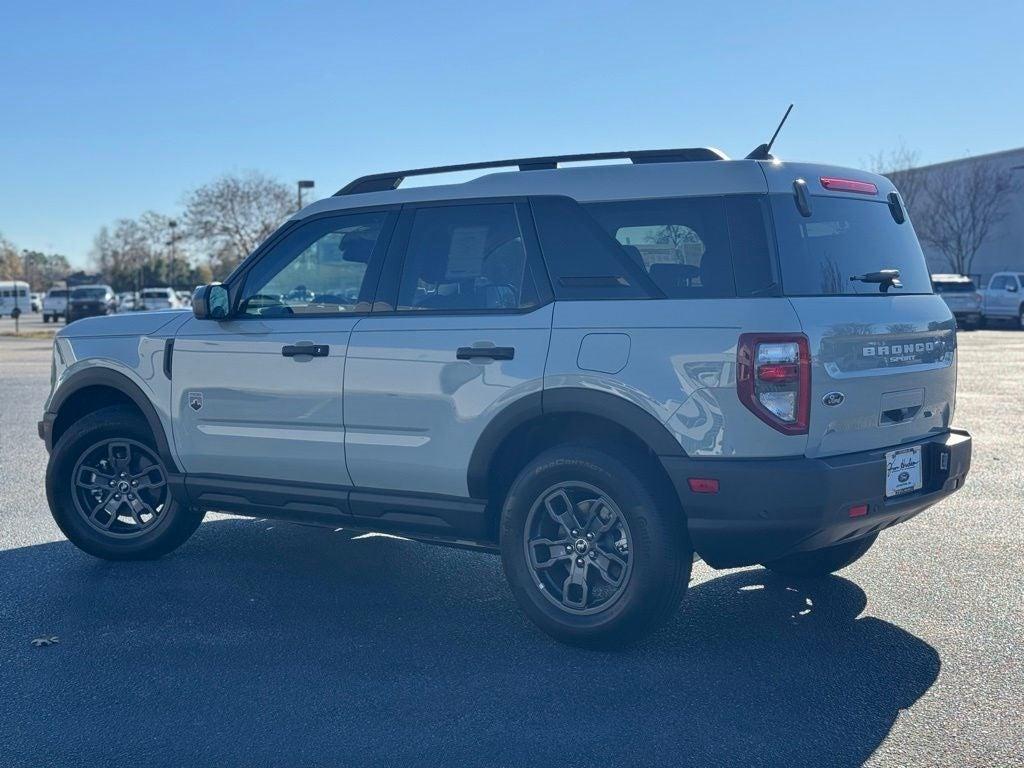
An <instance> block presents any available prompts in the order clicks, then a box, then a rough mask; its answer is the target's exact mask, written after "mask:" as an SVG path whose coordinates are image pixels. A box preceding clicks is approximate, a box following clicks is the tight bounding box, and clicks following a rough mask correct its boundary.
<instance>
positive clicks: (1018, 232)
mask: <svg viewBox="0 0 1024 768" xmlns="http://www.w3.org/2000/svg"><path fill="white" fill-rule="evenodd" d="M976 162H990V163H994V164H995V165H996V166H997V167H1000V168H1004V169H1006V170H1007V171H1009V172H1010V173H1012V174H1014V176H1016V177H1017V183H1018V184H1019V185H1020V187H1021V190H1022V191H1019V192H1016V193H1013V194H1012V196H1011V199H1010V200H1009V201H1008V205H1007V208H1008V215H1007V216H1006V218H1005V219H1003V220H1002V221H1000V222H999V223H998V224H996V225H995V226H994V227H993V228H992V231H991V233H990V234H989V236H988V237H987V239H986V241H985V242H984V243H983V244H982V246H981V249H980V250H979V251H978V253H977V255H976V256H975V258H974V262H973V263H972V264H971V277H974V278H975V280H976V281H978V284H979V285H980V286H984V285H987V284H988V278H989V276H991V274H992V273H993V272H999V271H1002V270H1013V271H1017V272H1024V147H1021V148H1019V149H1008V150H1005V151H1003V152H993V153H991V154H988V155H977V156H976V157H967V158H963V159H962V160H950V161H949V162H945V163H936V164H935V165H926V166H921V167H920V168H918V169H916V170H917V171H918V172H923V173H925V174H932V173H935V174H938V173H939V172H942V171H944V170H946V169H948V168H951V167H953V166H957V165H967V164H969V163H976ZM897 185H898V181H897ZM911 214H913V211H911ZM921 245H922V247H923V248H924V252H925V255H926V256H927V258H928V267H929V269H930V270H931V271H932V273H935V272H950V271H952V270H951V268H950V265H949V262H948V261H947V260H946V259H945V257H943V255H942V253H941V252H939V251H938V250H936V249H935V248H933V247H931V246H929V245H928V244H926V243H921Z"/></svg>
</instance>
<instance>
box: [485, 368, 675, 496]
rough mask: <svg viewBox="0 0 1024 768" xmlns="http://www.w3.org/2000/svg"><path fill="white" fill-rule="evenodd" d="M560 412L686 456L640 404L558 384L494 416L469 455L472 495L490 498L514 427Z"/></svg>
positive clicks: (665, 453)
mask: <svg viewBox="0 0 1024 768" xmlns="http://www.w3.org/2000/svg"><path fill="white" fill-rule="evenodd" d="M557 413H578V414H582V415H590V416H595V417H599V418H602V419H605V420H607V421H611V422H613V423H615V424H617V425H619V426H620V427H622V428H623V429H625V430H627V431H628V432H631V433H632V434H633V435H635V436H636V437H637V438H638V439H639V440H641V441H642V442H643V443H644V444H645V445H647V446H648V447H650V449H651V450H652V451H653V452H654V453H655V454H657V455H658V456H686V452H685V451H684V450H683V447H682V446H681V445H680V444H679V441H678V440H676V439H675V437H674V436H673V435H672V433H671V432H670V431H669V430H668V428H667V427H666V426H665V425H664V424H662V423H661V422H660V421H658V419H656V418H655V417H654V416H652V415H651V414H650V413H649V412H648V411H646V410H644V409H643V408H641V407H640V406H639V405H636V404H635V403H632V402H630V401H629V400H626V399H625V398H623V397H620V396H618V395H614V394H611V393H610V392H605V391H602V390H598V389H587V388H584V387H556V388H553V389H545V390H543V391H542V392H534V393H531V394H529V395H526V396H524V397H521V398H519V399H518V400H516V401H514V402H512V403H511V404H509V405H507V406H506V407H505V408H504V409H503V410H502V411H500V412H499V413H498V414H497V415H496V416H495V417H494V418H493V419H491V421H490V423H489V424H488V425H487V426H486V427H485V428H484V431H483V432H482V433H481V435H480V438H479V439H478V440H477V442H476V446H475V447H474V448H473V453H472V455H471V456H470V459H469V468H468V470H467V477H466V483H467V486H468V488H469V495H470V496H471V497H472V498H476V499H486V498H487V495H488V494H487V487H488V483H487V480H488V476H489V473H490V468H491V462H492V460H493V459H494V456H495V454H497V452H498V450H499V449H500V447H501V445H502V443H503V442H504V440H505V438H506V437H507V436H508V435H509V434H510V433H511V432H512V431H513V430H514V429H516V428H517V427H519V426H521V425H523V424H525V423H526V422H528V421H531V420H533V419H536V418H538V417H540V416H542V415H546V414H557Z"/></svg>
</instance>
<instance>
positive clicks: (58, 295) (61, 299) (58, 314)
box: [43, 288, 68, 323]
mask: <svg viewBox="0 0 1024 768" xmlns="http://www.w3.org/2000/svg"><path fill="white" fill-rule="evenodd" d="M67 311H68V289H67V288H51V289H50V290H48V291H47V292H46V295H45V296H44V297H43V322H44V323H49V322H51V321H52V322H54V323H56V322H57V321H58V320H60V319H61V318H62V317H64V315H65V313H66V312H67Z"/></svg>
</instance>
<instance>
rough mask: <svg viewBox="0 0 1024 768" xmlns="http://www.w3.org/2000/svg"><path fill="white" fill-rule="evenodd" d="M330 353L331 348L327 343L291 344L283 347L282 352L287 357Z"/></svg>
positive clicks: (318, 355) (316, 355)
mask: <svg viewBox="0 0 1024 768" xmlns="http://www.w3.org/2000/svg"><path fill="white" fill-rule="evenodd" d="M330 353H331V348H330V347H329V346H328V345H327V344H289V345H287V346H284V347H281V354H282V355H284V356H285V357H299V356H301V355H309V356H310V357H327V355H329V354H330Z"/></svg>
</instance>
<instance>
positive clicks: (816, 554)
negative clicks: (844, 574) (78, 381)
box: [763, 533, 878, 577]
mask: <svg viewBox="0 0 1024 768" xmlns="http://www.w3.org/2000/svg"><path fill="white" fill-rule="evenodd" d="M877 538H878V534H877V533H876V534H874V535H872V536H865V537H864V538H863V539H857V540H856V541H850V542H847V543H846V544H837V545H836V546H834V547H825V548H824V549H815V550H812V551H811V552H797V553H796V554H793V555H787V556H786V557H781V558H779V559H778V560H772V561H770V562H767V563H763V565H764V567H765V568H767V569H768V570H770V571H775V572H776V573H780V574H782V575H783V576H802V577H814V576H827V575H829V574H830V573H835V572H836V571H839V570H842V569H843V568H845V567H846V566H848V565H852V564H853V563H855V562H856V561H857V560H860V559H861V558H862V557H863V556H864V554H865V553H866V552H867V551H868V550H869V549H871V545H872V544H874V543H875V539H877Z"/></svg>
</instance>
